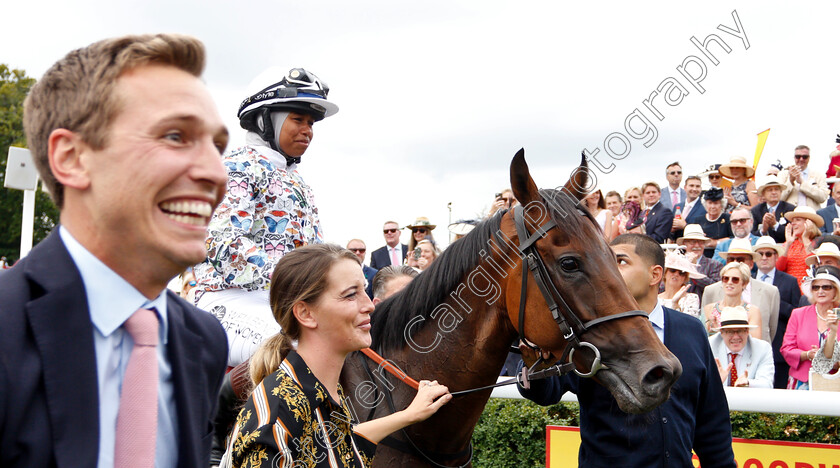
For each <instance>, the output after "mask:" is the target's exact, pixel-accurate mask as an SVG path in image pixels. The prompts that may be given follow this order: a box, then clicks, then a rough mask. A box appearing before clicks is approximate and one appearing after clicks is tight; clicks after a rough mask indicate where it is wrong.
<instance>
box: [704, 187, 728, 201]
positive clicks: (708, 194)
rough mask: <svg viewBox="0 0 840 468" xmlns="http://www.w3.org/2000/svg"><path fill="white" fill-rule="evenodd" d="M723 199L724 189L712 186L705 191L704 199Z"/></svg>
mask: <svg viewBox="0 0 840 468" xmlns="http://www.w3.org/2000/svg"><path fill="white" fill-rule="evenodd" d="M721 199H723V189H720V188H717V187H712V188H710V189H708V190H706V191H705V192H703V200H712V201H715V200H721Z"/></svg>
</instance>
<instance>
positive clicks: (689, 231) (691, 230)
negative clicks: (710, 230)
mask: <svg viewBox="0 0 840 468" xmlns="http://www.w3.org/2000/svg"><path fill="white" fill-rule="evenodd" d="M692 239H693V240H701V241H707V240H709V238H708V237H706V235H705V233H704V232H703V228H701V227H700V225H699V224H688V225H686V226H685V230H684V231H683V236H682V237H678V238H677V244H679V245H682V244H683V241H684V240H692Z"/></svg>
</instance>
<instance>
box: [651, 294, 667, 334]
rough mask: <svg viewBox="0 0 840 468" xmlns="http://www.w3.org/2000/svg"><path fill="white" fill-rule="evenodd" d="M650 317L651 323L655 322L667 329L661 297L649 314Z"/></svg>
mask: <svg viewBox="0 0 840 468" xmlns="http://www.w3.org/2000/svg"><path fill="white" fill-rule="evenodd" d="M648 318H649V319H650V323H652V324H654V325H655V326H656V327H658V328H659V329H660V330H664V329H665V311H663V310H662V301H660V300H659V299H657V300H656V306H654V307H653V310H652V311H651V312H650V314H648Z"/></svg>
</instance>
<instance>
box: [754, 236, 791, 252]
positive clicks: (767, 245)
mask: <svg viewBox="0 0 840 468" xmlns="http://www.w3.org/2000/svg"><path fill="white" fill-rule="evenodd" d="M752 249H753V252H756V253H757V252H758V250H759V249H773V250H775V251H776V253H777V254H779V255H782V254H783V253H784V249H782V248H781V247H779V244H777V243H776V240H775V239H773V238H772V237H770V236H761V237H759V238H758V240H757V241H755V244H754V245H753V247H752Z"/></svg>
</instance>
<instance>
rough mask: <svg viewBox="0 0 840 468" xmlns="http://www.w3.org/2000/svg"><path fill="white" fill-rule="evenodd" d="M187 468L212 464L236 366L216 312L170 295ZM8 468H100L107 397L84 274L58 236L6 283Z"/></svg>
mask: <svg viewBox="0 0 840 468" xmlns="http://www.w3.org/2000/svg"><path fill="white" fill-rule="evenodd" d="M167 316H168V320H169V337H168V344H167V348H168V352H169V360H170V365H171V366H172V380H173V382H172V383H173V387H174V393H175V407H176V414H177V420H178V426H179V427H178V431H179V436H180V437H179V441H178V446H179V453H178V466H179V467H184V468H186V467H206V466H209V465H208V464H209V461H210V459H209V456H210V440H211V436H212V425H211V418H212V416H213V415H214V413H215V408H216V401H217V395H218V391H219V387H220V386H221V383H222V377H223V376H224V371H225V366H226V362H227V339H226V337H225V332H224V330H223V329H222V327H221V324H220V323H219V322H218V320H216V319H215V318H214V317H213V316H212V315H210V314H208V313H206V312H204V311H201V310H199V309H196V308H195V307H193V306H191V305H189V304H187V303H186V302H185V301H183V300H182V299H180V298H179V297H178V296H177V295H175V294H174V293H172V292H168V293H167ZM0 324H2V326H0V466H4V467H38V468H40V467H55V466H86V467H93V466H96V463H97V457H98V450H99V400H98V384H97V376H96V354H95V351H94V344H93V324H92V323H91V320H90V312H89V311H88V306H87V296H86V293H85V289H84V284H83V283H82V277H81V275H80V273H79V271H78V269H77V268H76V265H75V263H73V260H72V258H71V257H70V254H69V253H68V252H67V249H66V248H65V247H64V243H63V242H62V241H61V238H60V237H59V235H58V229H56V230H55V231H54V232H53V233H52V234H51V235H50V236H49V237H48V238H47V239H45V240H44V241H43V242H41V243H40V244H38V246H36V247H35V248H34V249H33V250H32V252H31V253H30V254H29V255H28V256H27V257H26V258H24V259H23V260H21V261H20V262H18V264H17V265H15V267H14V268H13V269H11V270H9V271H7V272H6V273H4V274H3V275H2V277H0Z"/></svg>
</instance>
